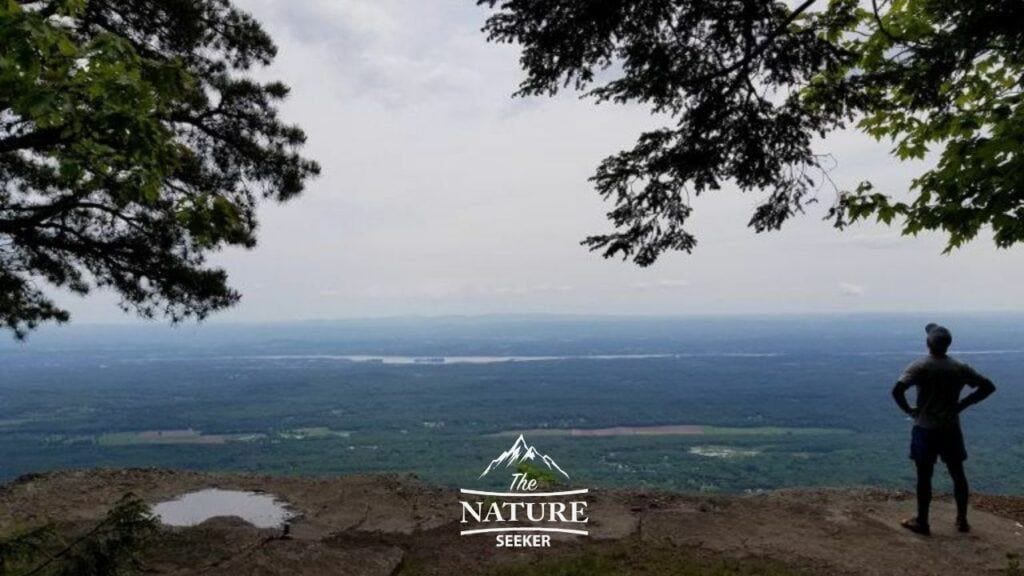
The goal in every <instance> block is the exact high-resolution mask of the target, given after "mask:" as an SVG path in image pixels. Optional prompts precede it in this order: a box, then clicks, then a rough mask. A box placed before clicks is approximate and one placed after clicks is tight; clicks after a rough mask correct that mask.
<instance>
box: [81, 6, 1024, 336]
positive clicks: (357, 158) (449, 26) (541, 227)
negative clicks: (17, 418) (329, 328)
mask: <svg viewBox="0 0 1024 576" xmlns="http://www.w3.org/2000/svg"><path fill="white" fill-rule="evenodd" d="M240 3H241V5H242V6H244V7H245V8H246V9H248V10H250V11H251V12H252V13H253V14H255V15H256V16H257V17H258V18H259V19H260V20H261V21H262V22H263V24H264V25H265V26H266V28H267V29H268V30H269V32H270V33H271V34H272V35H273V37H274V39H275V40H276V41H277V43H278V45H279V48H280V54H279V57H278V59H277V61H276V62H275V64H274V65H273V67H272V68H271V69H270V70H269V75H268V77H276V78H280V79H282V80H284V81H285V82H286V83H287V84H289V85H290V86H291V88H292V96H291V98H290V99H289V101H288V102H287V104H286V105H285V107H284V113H285V116H286V118H287V119H288V120H290V121H294V122H296V123H298V124H300V125H301V126H302V127H303V128H305V130H306V132H307V134H308V136H309V144H308V148H307V153H308V155H310V156H312V157H313V158H315V159H316V160H318V161H319V162H320V163H321V165H322V167H323V175H322V176H321V177H320V178H319V179H318V180H316V181H314V182H313V183H312V184H311V186H310V187H309V189H308V192H307V193H306V194H305V195H303V196H302V197H300V198H298V199H296V200H294V201H292V202H290V203H288V204H286V205H270V204H268V205H265V206H264V207H263V209H262V210H261V213H260V216H261V230H260V243H259V246H258V247H257V248H256V249H254V250H251V251H241V250H232V251H228V252H225V253H223V254H221V255H218V256H217V257H216V258H215V261H216V262H217V263H218V264H220V265H223V266H224V267H226V268H227V270H228V271H229V273H230V276H231V279H232V283H233V285H234V286H236V287H237V288H238V289H240V290H241V292H242V293H243V295H244V297H243V300H242V302H241V303H240V305H239V306H238V307H237V308H235V309H233V310H231V311H229V312H225V313H222V314H219V315H218V316H217V317H216V320H261V321H262V320H280V319H313V318H318V319H322V318H345V317H366V316H382V315H405V314H423V315H433V314H482V313H509V312H523V313H526V312H531V313H532V312H554V313H609V314H689V313H746V312H823V311H844V312H852V311H922V310H928V311H937V310H949V311H960V312H962V311H972V310H1011V309H1021V302H1020V293H1021V292H1020V286H1022V285H1024V265H1022V264H1024V247H1022V248H1017V249H1014V250H1009V251H1005V250H1002V251H1001V250H996V249H995V248H994V247H993V246H992V243H991V239H990V237H989V236H988V235H986V236H985V237H983V238H979V239H978V240H976V241H975V243H974V244H973V245H971V246H970V247H968V248H966V249H963V250H961V251H960V252H958V253H956V254H954V255H952V256H943V255H941V254H940V253H941V250H942V247H943V241H942V238H941V237H938V236H921V237H918V238H902V237H900V236H898V233H897V231H896V230H893V229H888V228H885V227H879V226H859V227H856V228H853V229H850V230H847V231H846V232H842V233H840V232H837V231H835V230H834V229H832V228H831V227H830V225H829V224H828V223H827V222H823V221H822V220H821V216H822V213H823V212H824V209H825V208H827V206H828V205H829V204H830V203H831V202H832V201H833V200H834V194H833V192H832V191H831V190H828V189H825V190H822V191H821V193H820V196H819V198H820V202H821V205H822V206H821V207H820V208H817V209H814V210H812V211H811V212H810V213H809V215H808V216H806V217H803V218H798V219H796V220H793V221H791V222H790V223H789V224H788V225H787V226H786V228H785V229H784V230H783V231H782V232H780V233H774V234H768V235H756V234H754V233H753V232H752V231H751V230H749V229H747V228H746V222H747V220H748V219H749V217H750V214H751V209H752V207H753V206H754V205H756V204H757V201H758V197H757V196H755V195H746V196H744V195H741V194H739V193H738V192H737V191H736V190H735V189H731V188H728V187H727V188H726V189H724V190H722V191H720V192H719V193H716V194H712V195H709V196H706V197H702V198H701V199H700V200H699V201H697V203H696V213H695V216H694V218H693V221H692V225H691V228H692V229H693V230H694V231H695V232H696V233H697V236H698V239H699V246H698V248H697V251H696V252H695V253H694V254H693V255H689V256H688V255H686V254H682V253H674V254H669V255H667V256H664V257H662V259H661V260H660V261H659V262H658V263H657V264H656V265H654V266H652V267H650V268H647V269H640V268H638V267H636V266H635V265H633V264H631V263H629V262H622V261H619V260H603V259H601V258H600V256H599V255H597V254H592V253H589V252H588V251H587V250H586V249H585V248H583V247H581V246H579V241H580V240H581V239H582V238H583V237H585V236H586V235H588V234H591V233H598V232H603V231H606V230H607V229H608V225H607V223H606V221H605V219H604V212H605V211H606V210H607V209H608V208H609V206H608V205H605V204H603V203H602V201H601V200H600V199H599V198H598V197H597V195H596V194H595V193H594V192H593V189H592V187H591V186H590V185H589V183H588V182H587V178H588V177H589V176H590V175H591V174H592V172H593V170H594V168H595V167H596V166H597V164H598V162H599V161H600V160H601V159H602V158H603V157H605V156H606V155H608V154H611V153H613V152H616V151H618V150H620V149H622V148H626V147H630V146H631V145H632V143H633V141H634V139H635V138H636V136H637V135H638V134H639V133H640V132H641V131H642V130H644V129H645V128H648V127H651V126H654V125H656V123H655V120H654V119H652V118H651V117H650V116H649V115H648V113H647V112H646V111H645V110H644V109H643V108H639V107H635V108H634V107H623V106H612V105H602V106H595V105H594V104H593V103H592V102H590V101H583V100H579V99H577V98H576V97H575V96H574V95H572V94H566V95H563V96H560V97H557V98H554V99H526V100H524V99H513V98H511V93H512V92H513V91H514V90H515V87H516V85H517V83H518V81H519V79H520V76H521V73H520V71H519V69H518V63H517V58H518V51H517V49H516V48H515V47H511V46H495V45H490V44H487V43H486V42H485V40H484V37H483V35H482V34H481V33H480V32H479V29H480V26H481V25H482V23H483V20H484V18H485V11H484V10H483V9H482V8H477V7H475V6H474V5H473V2H472V0H302V1H301V2H284V1H278V0H244V1H241V2H240ZM821 151H822V152H831V153H832V154H834V155H835V157H836V159H837V162H838V165H837V167H836V168H835V170H834V172H833V174H832V176H833V178H834V179H835V180H836V181H837V182H838V183H840V184H845V185H852V184H853V183H856V182H857V181H859V180H862V179H865V178H871V179H873V180H874V181H875V182H876V183H877V184H880V185H882V187H883V188H884V189H889V190H893V189H904V190H905V189H906V187H907V183H908V182H909V180H910V178H911V177H912V176H913V175H914V174H915V173H916V172H918V171H920V169H921V166H920V165H916V166H915V165H911V164H899V163H897V162H896V161H894V160H893V159H891V158H890V157H889V156H888V155H887V153H886V152H887V146H886V145H884V144H882V145H878V144H876V143H874V142H872V141H870V140H867V139H866V138H864V137H862V136H860V135H858V134H855V133H844V134H839V135H836V136H835V137H833V138H831V139H830V140H828V141H827V142H823V143H822V144H821ZM62 301H63V302H66V303H67V304H68V305H69V306H70V308H71V310H72V312H73V313H74V315H75V319H76V320H77V321H79V322H96V321H100V322H109V321H124V320H125V318H124V317H123V316H122V315H121V313H120V312H119V311H118V310H117V309H116V307H115V306H114V302H115V300H114V298H113V297H111V296H109V295H106V296H102V295H101V296H98V297H97V296H90V297H89V298H87V299H85V300H79V299H75V298H70V299H65V300H62Z"/></svg>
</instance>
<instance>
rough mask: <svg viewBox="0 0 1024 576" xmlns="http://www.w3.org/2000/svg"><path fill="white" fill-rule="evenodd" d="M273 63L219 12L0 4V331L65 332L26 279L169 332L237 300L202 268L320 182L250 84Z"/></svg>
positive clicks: (124, 0)
mask: <svg viewBox="0 0 1024 576" xmlns="http://www.w3.org/2000/svg"><path fill="white" fill-rule="evenodd" d="M275 52H276V49H275V46H274V44H273V42H272V41H271V39H270V37H269V36H268V35H267V34H266V33H265V32H264V31H263V29H262V28H261V27H260V25H259V23H257V22H256V21H255V20H254V19H253V18H251V17H250V16H248V15H247V14H245V13H243V12H241V11H239V10H237V9H236V8H234V7H233V6H232V5H231V3H230V0H0V325H4V326H6V327H8V328H10V329H12V330H14V331H15V333H16V334H18V335H19V336H20V335H23V334H24V333H25V331H26V330H28V329H30V328H32V327H34V326H35V325H36V324H38V323H39V322H42V321H48V320H56V321H65V320H67V318H68V313H67V312H66V311H65V310H63V309H61V308H60V307H58V306H57V305H55V304H54V302H53V301H52V300H51V299H50V298H49V297H48V296H47V295H46V294H44V292H43V291H42V289H40V287H39V286H37V284H36V282H37V281H43V282H46V283H48V284H49V285H51V286H54V287H59V288H64V289H69V290H71V291H73V292H76V293H79V294H85V293H87V292H89V291H90V290H91V289H92V288H95V287H97V286H99V287H107V288H110V289H112V290H114V291H116V293H118V294H119V295H120V297H121V299H122V307H123V308H125V309H127V310H135V311H137V312H138V313H140V314H142V315H143V316H147V317H152V316H156V315H166V316H169V317H170V318H171V319H173V320H180V319H183V318H188V317H198V318H202V317H204V316H205V315H207V314H208V313H210V312H212V311H215V310H217V309H221V308H224V307H226V306H229V305H231V304H232V303H234V302H235V301H236V300H237V299H238V294H237V293H236V292H235V291H233V290H232V289H231V288H229V287H228V285H227V278H226V274H225V273H224V271H223V270H221V269H217V268H212V267H210V266H209V265H207V264H206V262H205V260H206V257H207V256H208V254H209V253H210V252H212V251H214V250H217V249H219V248H221V247H223V246H226V245H239V246H245V247H251V246H253V245H254V243H255V235H254V232H255V229H256V215H255V208H256V205H257V203H258V201H259V200H260V199H261V198H265V199H272V200H277V201H284V200H287V199H289V198H291V197H293V196H295V195H297V194H299V193H300V192H301V191H302V189H303V185H304V183H305V182H306V181H307V180H308V179H309V178H311V177H313V176H315V175H316V174H317V173H318V172H319V167H318V166H317V164H316V163H314V162H312V161H310V160H308V159H306V158H303V157H302V156H300V154H299V152H298V149H299V148H300V147H301V145H302V144H303V142H304V141H305V135H304V134H303V132H302V131H301V130H300V129H298V128H296V127H294V126H290V125H288V124H285V123H283V122H282V121H281V120H280V119H279V117H278V111H277V108H276V106H277V105H278V103H279V102H280V101H281V100H282V99H283V98H284V97H285V96H286V95H287V93H288V89H287V87H286V86H284V85H283V84H281V83H279V82H268V83H262V82H258V81H256V80H254V79H252V77H251V74H249V72H250V71H251V70H252V69H253V68H254V67H257V66H263V65H267V64H269V63H270V62H271V60H272V59H273V58H274V56H275Z"/></svg>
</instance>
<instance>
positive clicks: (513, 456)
mask: <svg viewBox="0 0 1024 576" xmlns="http://www.w3.org/2000/svg"><path fill="white" fill-rule="evenodd" d="M526 461H529V462H531V463H533V464H538V463H539V464H543V465H544V466H546V467H547V469H548V470H557V471H558V473H559V474H561V475H562V476H565V477H566V478H568V477H569V475H568V474H566V473H565V470H562V468H561V467H560V466H559V465H558V463H557V462H555V459H554V458H552V457H551V456H547V455H545V454H541V453H540V452H539V451H537V449H536V448H534V447H533V446H530V445H529V444H527V443H526V439H525V438H523V435H522V434H520V435H519V438H516V441H515V442H514V443H513V444H512V447H511V448H509V449H508V450H505V451H504V452H502V453H501V455H500V456H498V457H497V458H495V459H494V460H491V463H490V464H488V465H487V469H486V470H484V471H483V472H482V473H481V474H480V476H479V478H483V477H484V476H487V473H488V472H490V471H491V470H494V469H495V468H498V467H499V466H502V465H504V467H505V468H508V467H510V466H515V465H516V464H520V463H522V462H526Z"/></svg>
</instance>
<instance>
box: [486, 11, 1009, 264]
mask: <svg viewBox="0 0 1024 576" xmlns="http://www.w3.org/2000/svg"><path fill="white" fill-rule="evenodd" d="M478 4H482V5H486V6H488V7H490V8H492V9H495V10H496V11H495V13H494V14H493V15H492V16H491V17H490V18H489V19H488V21H487V24H486V26H485V27H484V30H485V32H486V33H487V34H488V36H489V38H490V40H492V41H497V42H511V43H518V44H520V45H521V46H522V49H523V52H522V57H521V64H522V67H523V69H524V71H525V73H526V77H525V79H524V80H523V82H522V84H521V85H520V89H519V92H518V94H519V95H523V96H527V95H540V94H554V93H556V92H558V91H559V90H561V89H563V88H566V87H568V88H572V89H576V90H581V91H584V92H585V94H587V95H588V96H592V97H594V98H596V99H597V100H598V101H612V102H618V103H627V102H637V103H642V104H646V105H648V106H649V107H650V108H651V110H652V111H653V112H654V113H656V114H659V115H661V116H663V117H664V118H665V119H666V122H667V123H668V125H667V126H666V127H665V128H662V129H659V130H654V131H651V132H647V133H645V134H643V135H641V136H640V138H639V140H638V141H637V144H636V146H635V147H634V148H633V149H632V150H627V151H623V152H620V153H618V154H616V155H614V156H611V157H609V158H607V159H605V160H604V161H603V162H602V163H601V164H600V166H599V167H598V169H597V172H596V174H595V175H594V176H593V178H592V180H593V182H594V183H595V186H596V188H597V191H598V193H599V194H600V195H601V196H602V197H603V198H605V199H606V200H611V201H612V202H613V203H614V205H615V206H614V208H613V209H612V210H611V211H610V212H609V213H608V217H609V219H610V220H611V222H612V223H613V224H614V226H615V228H616V229H615V231H613V232H611V233H608V234H602V235H596V236H591V237H589V238H587V239H586V240H585V241H584V244H586V245H588V246H589V247H591V249H594V250H602V251H603V253H604V255H605V256H606V257H609V256H615V255H619V254H621V255H622V256H623V257H626V258H628V257H632V258H633V259H634V261H636V263H638V264H640V265H641V266H646V265H649V264H651V263H653V262H654V261H655V260H656V259H657V257H658V256H659V255H660V254H662V253H663V252H665V251H666V250H684V251H686V252H690V251H691V250H693V248H694V247H695V246H696V239H695V238H694V237H693V235H692V234H690V233H689V232H687V230H686V229H685V227H684V226H685V224H686V221H687V219H688V218H689V217H690V215H691V211H692V208H691V197H690V196H691V194H692V195H699V194H702V193H705V192H707V191H710V190H716V189H718V188H720V187H721V186H722V185H723V184H725V183H726V182H731V183H733V184H735V185H736V186H737V187H738V188H739V189H740V190H742V191H763V192H764V193H765V196H764V198H763V199H762V201H761V202H760V203H759V205H758V206H757V208H756V209H755V211H754V214H753V216H752V217H751V219H750V226H752V227H753V228H754V229H755V230H757V231H758V232H761V231H766V230H775V229H778V228H779V227H780V226H781V225H782V224H783V222H785V221H786V220H787V219H788V218H790V217H791V216H793V215H794V214H796V213H798V212H800V211H801V210H802V208H803V207H804V206H805V205H806V203H807V202H809V201H813V200H814V192H815V190H816V189H817V188H818V187H819V186H821V185H822V183H827V184H829V185H832V186H833V187H835V185H834V184H832V183H831V180H830V179H829V177H828V174H827V170H828V168H829V167H830V164H831V162H832V160H831V159H830V158H827V156H826V155H821V154H818V153H816V152H815V151H814V149H813V147H812V143H813V140H814V139H815V138H816V137H823V136H825V135H826V134H828V133H829V132H831V131H834V130H836V129H839V128H841V127H843V126H844V125H846V123H848V122H850V121H854V120H855V121H857V122H858V126H859V127H860V128H861V129H863V130H865V131H866V132H868V133H869V134H871V135H873V136H875V137H876V138H879V139H881V138H891V139H893V140H895V141H896V142H897V148H896V150H894V153H896V154H897V155H898V156H899V157H900V158H901V159H907V158H920V157H922V156H923V155H924V154H925V153H926V152H927V151H928V150H929V149H933V148H934V149H936V150H941V151H942V157H941V161H940V163H939V166H938V167H937V168H935V169H933V170H929V171H927V172H925V173H924V174H923V175H922V176H921V177H920V178H918V179H917V180H915V181H914V183H913V186H912V190H913V192H915V193H916V199H915V200H914V201H912V202H910V203H900V202H896V203H890V202H889V198H888V196H887V195H883V194H870V193H869V191H870V190H871V185H870V184H869V183H863V184H861V185H860V186H858V187H857V189H856V191H853V192H846V193H841V194H840V197H839V200H838V202H837V203H836V205H835V206H834V208H833V210H832V211H831V212H830V217H831V218H833V219H834V222H835V224H836V225H837V226H839V227H843V226H845V225H846V224H847V223H848V222H849V221H851V220H856V219H858V218H865V217H867V216H870V215H875V216H877V217H878V218H879V219H880V220H883V221H886V222H889V221H891V220H892V219H893V217H894V216H896V215H900V216H902V217H903V218H904V220H905V225H904V233H911V234H912V233H917V232H918V231H920V230H923V229H941V230H944V231H945V232H946V233H947V234H948V236H949V243H950V247H954V246H958V245H959V244H961V243H962V242H963V241H965V240H967V239H970V238H972V237H973V236H974V235H975V234H976V233H977V232H978V230H979V228H980V227H981V226H983V225H987V224H988V225H992V226H993V227H994V228H995V237H996V242H997V244H998V245H1000V246H1008V245H1010V244H1012V243H1015V242H1018V241H1020V240H1022V239H1024V191H1022V187H1021V180H1020V176H1019V175H1020V174H1021V173H1022V171H1021V169H1020V162H1021V160H1020V152H1021V146H1022V144H1021V143H1022V138H1021V134H1022V131H1021V126H1022V124H1021V118H1024V113H1022V111H1021V107H1020V89H1019V88H1020V83H1021V74H1022V71H1024V67H1022V61H1021V58H1022V55H1024V51H1022V42H1024V26H1021V25H1020V23H1021V22H1024V8H1022V5H1021V3H1020V2H1016V1H1013V0H1001V1H984V2H958V1H955V0H891V1H888V2H881V3H876V4H875V5H874V6H873V7H872V9H862V8H861V7H860V3H859V2H857V1H855V0H831V1H828V2H825V1H820V2H819V1H816V0H805V1H802V2H799V3H795V4H794V5H793V6H792V7H790V6H789V5H788V4H787V3H783V2H771V1H757V2H752V1H748V0H634V1H623V0H478ZM837 191H838V188H837Z"/></svg>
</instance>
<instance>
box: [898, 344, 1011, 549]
mask: <svg viewBox="0 0 1024 576" xmlns="http://www.w3.org/2000/svg"><path fill="white" fill-rule="evenodd" d="M925 332H926V333H927V343H928V356H926V357H924V358H921V359H920V360H916V361H914V362H913V363H911V364H910V366H907V368H906V370H904V372H903V375H902V376H900V379H899V381H898V382H896V385H895V386H894V387H893V389H892V396H893V398H894V399H895V400H896V404H897V405H898V406H899V407H900V409H901V410H903V411H904V412H905V413H906V414H907V415H909V416H910V417H911V418H913V419H914V428H913V430H912V432H911V440H910V458H911V459H912V460H914V463H915V464H916V466H917V517H916V518H911V519H909V520H905V521H903V527H904V528H906V529H907V530H910V531H911V532H915V533H917V534H924V535H928V534H930V533H931V529H930V528H929V525H928V508H929V505H930V504H931V500H932V473H933V472H934V470H935V462H936V460H937V459H938V458H939V457H941V458H942V461H943V462H945V463H946V468H947V469H949V475H950V477H951V478H952V480H953V494H954V497H955V499H956V527H957V530H959V531H960V532H970V530H971V527H970V524H968V523H967V495H968V488H967V475H966V474H965V472H964V460H967V450H966V448H965V447H964V437H963V434H962V433H961V431H960V413H961V412H963V411H964V410H965V409H966V408H967V407H968V406H971V405H973V404H977V403H978V402H981V401H982V400H984V399H985V398H987V397H988V396H989V395H990V394H992V393H993V392H995V391H996V387H995V386H994V385H993V384H992V382H991V381H990V380H989V379H988V378H985V377H984V376H982V375H981V374H978V373H977V372H975V370H974V369H973V368H971V367H970V366H968V365H967V364H964V363H963V362H959V361H957V360H954V359H953V358H950V357H949V356H948V355H946V352H947V350H949V346H950V344H952V343H953V336H952V334H950V332H949V330H947V329H946V328H944V327H942V326H939V325H937V324H929V325H927V326H925ZM913 386H916V387H917V406H915V407H914V408H911V407H910V404H909V403H907V397H906V392H907V390H908V389H909V388H911V387H913ZM964 386H969V387H971V388H973V389H974V391H973V392H971V393H970V394H968V395H967V396H966V397H964V398H963V399H961V398H960V393H961V392H962V391H963V389H964Z"/></svg>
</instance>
